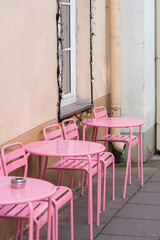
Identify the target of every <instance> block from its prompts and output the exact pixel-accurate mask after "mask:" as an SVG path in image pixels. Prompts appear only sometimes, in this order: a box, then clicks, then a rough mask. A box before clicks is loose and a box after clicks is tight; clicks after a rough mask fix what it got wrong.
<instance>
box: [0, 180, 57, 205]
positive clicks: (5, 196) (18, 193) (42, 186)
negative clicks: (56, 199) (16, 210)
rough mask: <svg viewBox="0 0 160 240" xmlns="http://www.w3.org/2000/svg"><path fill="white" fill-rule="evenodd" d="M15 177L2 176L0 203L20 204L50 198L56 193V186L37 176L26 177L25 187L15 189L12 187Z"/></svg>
mask: <svg viewBox="0 0 160 240" xmlns="http://www.w3.org/2000/svg"><path fill="white" fill-rule="evenodd" d="M12 178H13V177H10V176H9V177H6V176H5V177H0V193H1V194H0V204H1V205H3V204H4V205H6V204H19V203H27V202H29V201H30V202H32V201H38V200H42V199H45V198H48V197H50V196H52V195H53V194H54V192H55V191H56V187H55V186H54V185H53V184H52V183H50V182H47V181H44V180H40V179H36V178H28V177H27V178H25V179H26V185H25V187H24V188H21V189H15V188H12V187H11V179H12Z"/></svg>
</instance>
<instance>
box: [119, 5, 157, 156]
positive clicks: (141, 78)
mask: <svg viewBox="0 0 160 240" xmlns="http://www.w3.org/2000/svg"><path fill="white" fill-rule="evenodd" d="M120 32H121V37H120V38H121V40H120V45H121V107H122V116H123V117H135V118H141V119H144V121H145V124H144V126H143V132H144V141H145V142H148V141H147V140H145V137H147V136H149V135H148V134H146V136H145V132H146V131H149V130H150V129H152V131H149V132H152V138H153V139H154V137H153V134H154V135H155V133H154V131H153V128H155V2H154V1H151V0H130V1H127V0H120ZM125 131H128V130H125V129H124V132H125ZM137 131H138V128H134V132H137ZM150 144H151V145H152V152H154V149H155V139H154V141H153V142H152V143H150ZM146 155H147V154H146Z"/></svg>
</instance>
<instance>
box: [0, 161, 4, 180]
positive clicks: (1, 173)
mask: <svg viewBox="0 0 160 240" xmlns="http://www.w3.org/2000/svg"><path fill="white" fill-rule="evenodd" d="M0 176H1V177H2V176H4V171H3V167H2V160H1V158H0Z"/></svg>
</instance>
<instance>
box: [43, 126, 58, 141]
mask: <svg viewBox="0 0 160 240" xmlns="http://www.w3.org/2000/svg"><path fill="white" fill-rule="evenodd" d="M43 136H44V139H45V140H61V139H63V134H62V130H61V127H60V126H59V125H58V124H53V125H49V126H47V127H45V128H43Z"/></svg>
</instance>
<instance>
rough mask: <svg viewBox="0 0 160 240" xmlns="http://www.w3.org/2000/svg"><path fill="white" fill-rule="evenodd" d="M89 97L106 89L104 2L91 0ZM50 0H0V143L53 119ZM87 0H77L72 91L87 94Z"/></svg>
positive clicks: (54, 49)
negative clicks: (92, 83)
mask: <svg viewBox="0 0 160 240" xmlns="http://www.w3.org/2000/svg"><path fill="white" fill-rule="evenodd" d="M95 4H96V5H95V7H96V9H94V15H95V19H96V25H95V28H94V30H95V33H96V37H95V38H94V42H93V53H94V54H95V56H94V62H95V65H94V67H93V75H94V76H95V83H94V100H96V99H98V98H100V97H102V96H105V95H107V94H109V92H110V83H109V79H108V72H109V71H108V60H107V56H108V42H107V9H106V1H105V0H101V1H100V2H96V3H95ZM56 11H57V6H56V1H52V0H46V1H44V0H34V1H31V0H24V1H19V0H15V1H14V2H13V1H11V0H6V1H0V29H1V38H0V52H1V55H0V84H1V88H0V89H1V94H0V103H1V110H0V120H1V121H2V123H1V125H0V132H1V138H0V144H3V143H5V142H7V141H10V140H11V139H14V138H15V137H17V136H19V135H21V134H23V133H25V132H27V131H29V130H30V129H33V128H35V127H37V126H39V125H41V124H43V123H45V122H47V121H50V120H52V119H56V118H57V101H58V94H57V79H56V68H57V62H56V52H57V39H56V21H55V17H56ZM89 46H90V45H89V1H86V0H77V95H78V98H80V99H85V100H86V99H90V67H89V60H90V59H89V57H90V47H89Z"/></svg>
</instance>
